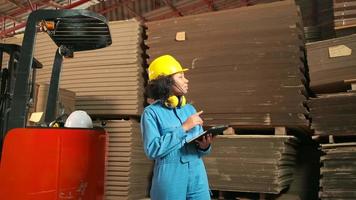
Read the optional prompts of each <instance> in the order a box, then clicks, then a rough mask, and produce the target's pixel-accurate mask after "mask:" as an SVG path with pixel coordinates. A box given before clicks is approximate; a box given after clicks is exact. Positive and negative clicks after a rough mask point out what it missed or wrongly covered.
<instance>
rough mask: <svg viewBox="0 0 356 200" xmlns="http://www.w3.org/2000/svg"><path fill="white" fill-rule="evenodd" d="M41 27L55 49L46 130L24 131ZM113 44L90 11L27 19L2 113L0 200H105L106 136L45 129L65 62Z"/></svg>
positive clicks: (58, 12) (42, 14)
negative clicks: (38, 28)
mask: <svg viewBox="0 0 356 200" xmlns="http://www.w3.org/2000/svg"><path fill="white" fill-rule="evenodd" d="M39 23H40V24H41V25H42V28H43V29H44V30H45V31H46V32H47V33H48V35H49V36H50V37H51V38H52V40H53V41H54V43H55V44H56V45H57V47H58V49H57V50H56V54H55V58H54V63H53V69H52V75H51V80H50V86H49V92H48V97H47V105H46V109H45V123H46V124H47V127H25V126H26V121H27V111H28V99H29V97H30V96H31V94H30V93H31V92H30V90H31V89H30V88H29V87H28V85H29V81H30V77H31V66H32V68H33V66H34V64H33V63H34V58H33V53H34V44H35V40H36V31H37V25H38V24H39ZM111 43H112V40H111V35H110V31H109V27H108V24H107V21H106V19H105V18H104V17H103V16H101V15H98V14H96V13H93V12H91V11H88V10H36V11H34V12H32V13H31V14H30V15H29V17H28V20H27V25H26V30H25V33H24V39H23V42H22V48H21V52H20V53H17V54H16V55H18V54H20V56H19V62H18V66H17V67H16V73H15V76H16V78H15V79H11V80H14V81H13V82H14V85H13V86H12V87H14V88H13V93H11V95H10V99H11V103H9V105H7V106H8V108H6V113H7V116H8V117H7V119H6V120H5V121H4V126H2V127H1V129H3V130H4V133H6V134H4V138H3V147H2V152H1V160H0V199H6V200H20V199H21V200H60V199H82V200H103V199H104V178H105V162H106V155H107V145H108V144H107V142H108V139H107V137H108V136H107V133H106V132H105V130H104V129H102V128H90V129H89V128H64V127H60V128H54V127H48V126H49V124H50V123H51V122H53V121H55V120H56V113H55V109H56V102H57V96H58V89H59V79H60V73H61V68H62V61H63V57H73V56H74V52H77V51H86V50H94V49H99V48H104V47H106V46H109V45H110V44H111ZM10 55H12V54H10ZM10 60H11V59H10ZM35 63H36V62H35ZM36 66H38V65H36ZM35 68H36V67H35ZM33 74H34V73H33ZM33 74H32V79H34V78H35V76H33ZM32 82H34V81H32Z"/></svg>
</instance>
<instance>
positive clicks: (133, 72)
mask: <svg viewBox="0 0 356 200" xmlns="http://www.w3.org/2000/svg"><path fill="white" fill-rule="evenodd" d="M109 25H110V31H111V35H112V39H113V44H112V45H111V46H109V47H107V48H104V49H98V50H94V51H86V52H77V53H75V55H74V58H73V59H65V60H64V62H63V69H62V75H61V81H60V87H63V88H65V89H69V90H72V91H74V92H76V94H77V99H76V109H81V110H86V111H87V112H88V113H89V114H90V115H91V116H94V115H95V116H102V117H106V116H116V115H126V116H127V115H136V116H137V115H140V114H141V112H142V110H143V99H144V98H143V88H144V87H143V86H144V79H143V75H142V74H143V72H144V70H143V67H142V65H143V58H142V56H143V55H142V54H143V50H142V46H141V44H142V43H143V38H142V31H143V29H142V26H141V25H140V23H139V22H137V21H136V20H129V21H120V22H119V21H118V22H111V23H110V24H109ZM46 37H47V38H46ZM46 37H45V35H43V36H39V38H40V41H41V42H40V43H41V44H40V45H39V46H38V48H36V49H38V50H37V51H36V55H38V57H39V58H41V57H42V55H48V58H46V59H43V60H45V61H46V62H48V63H53V57H54V53H55V48H53V47H51V48H50V47H47V46H45V45H44V44H48V43H53V42H52V41H51V40H50V38H48V36H46ZM52 52H53V54H52ZM41 61H42V60H41ZM51 65H52V64H51ZM51 65H49V66H45V67H44V68H45V69H43V70H41V71H40V72H39V74H38V81H40V82H48V80H49V77H50V74H51V69H52V67H50V66H51Z"/></svg>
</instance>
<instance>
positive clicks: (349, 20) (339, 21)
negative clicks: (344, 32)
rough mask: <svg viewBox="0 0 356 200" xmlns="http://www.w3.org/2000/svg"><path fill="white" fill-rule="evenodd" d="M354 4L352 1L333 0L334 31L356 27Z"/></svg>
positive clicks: (355, 6) (355, 8) (355, 4)
mask: <svg viewBox="0 0 356 200" xmlns="http://www.w3.org/2000/svg"><path fill="white" fill-rule="evenodd" d="M355 14H356V2H355V1H353V0H334V18H335V19H334V22H335V28H336V29H342V28H348V27H352V26H356V17H355Z"/></svg>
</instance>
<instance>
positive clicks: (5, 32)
mask: <svg viewBox="0 0 356 200" xmlns="http://www.w3.org/2000/svg"><path fill="white" fill-rule="evenodd" d="M88 1H90V0H79V1H76V2H75V3H72V4H69V5H66V6H64V7H63V9H71V8H75V7H77V6H80V5H82V4H84V3H86V2H88ZM42 4H43V5H45V3H42ZM42 4H41V5H42ZM37 5H38V6H40V4H37ZM29 9H30V8H29V7H24V8H21V9H19V10H21V11H22V12H20V13H19V10H15V13H13V14H10V16H13V15H19V14H25V12H26V11H27V10H29ZM25 26H26V22H22V23H20V24H17V25H14V27H12V28H8V29H6V30H2V31H1V32H0V38H1V37H6V36H7V35H8V34H9V33H13V32H15V31H17V30H19V29H21V28H24V27H25Z"/></svg>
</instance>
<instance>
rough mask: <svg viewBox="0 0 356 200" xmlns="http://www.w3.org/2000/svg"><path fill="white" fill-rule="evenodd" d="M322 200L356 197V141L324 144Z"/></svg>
mask: <svg viewBox="0 0 356 200" xmlns="http://www.w3.org/2000/svg"><path fill="white" fill-rule="evenodd" d="M321 147H322V151H323V152H324V153H325V155H323V156H322V157H321V165H322V167H321V170H320V171H321V180H320V188H321V190H320V193H319V197H320V199H321V200H330V199H350V200H351V199H356V168H355V161H356V143H355V142H350V143H338V144H323V145H321Z"/></svg>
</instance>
